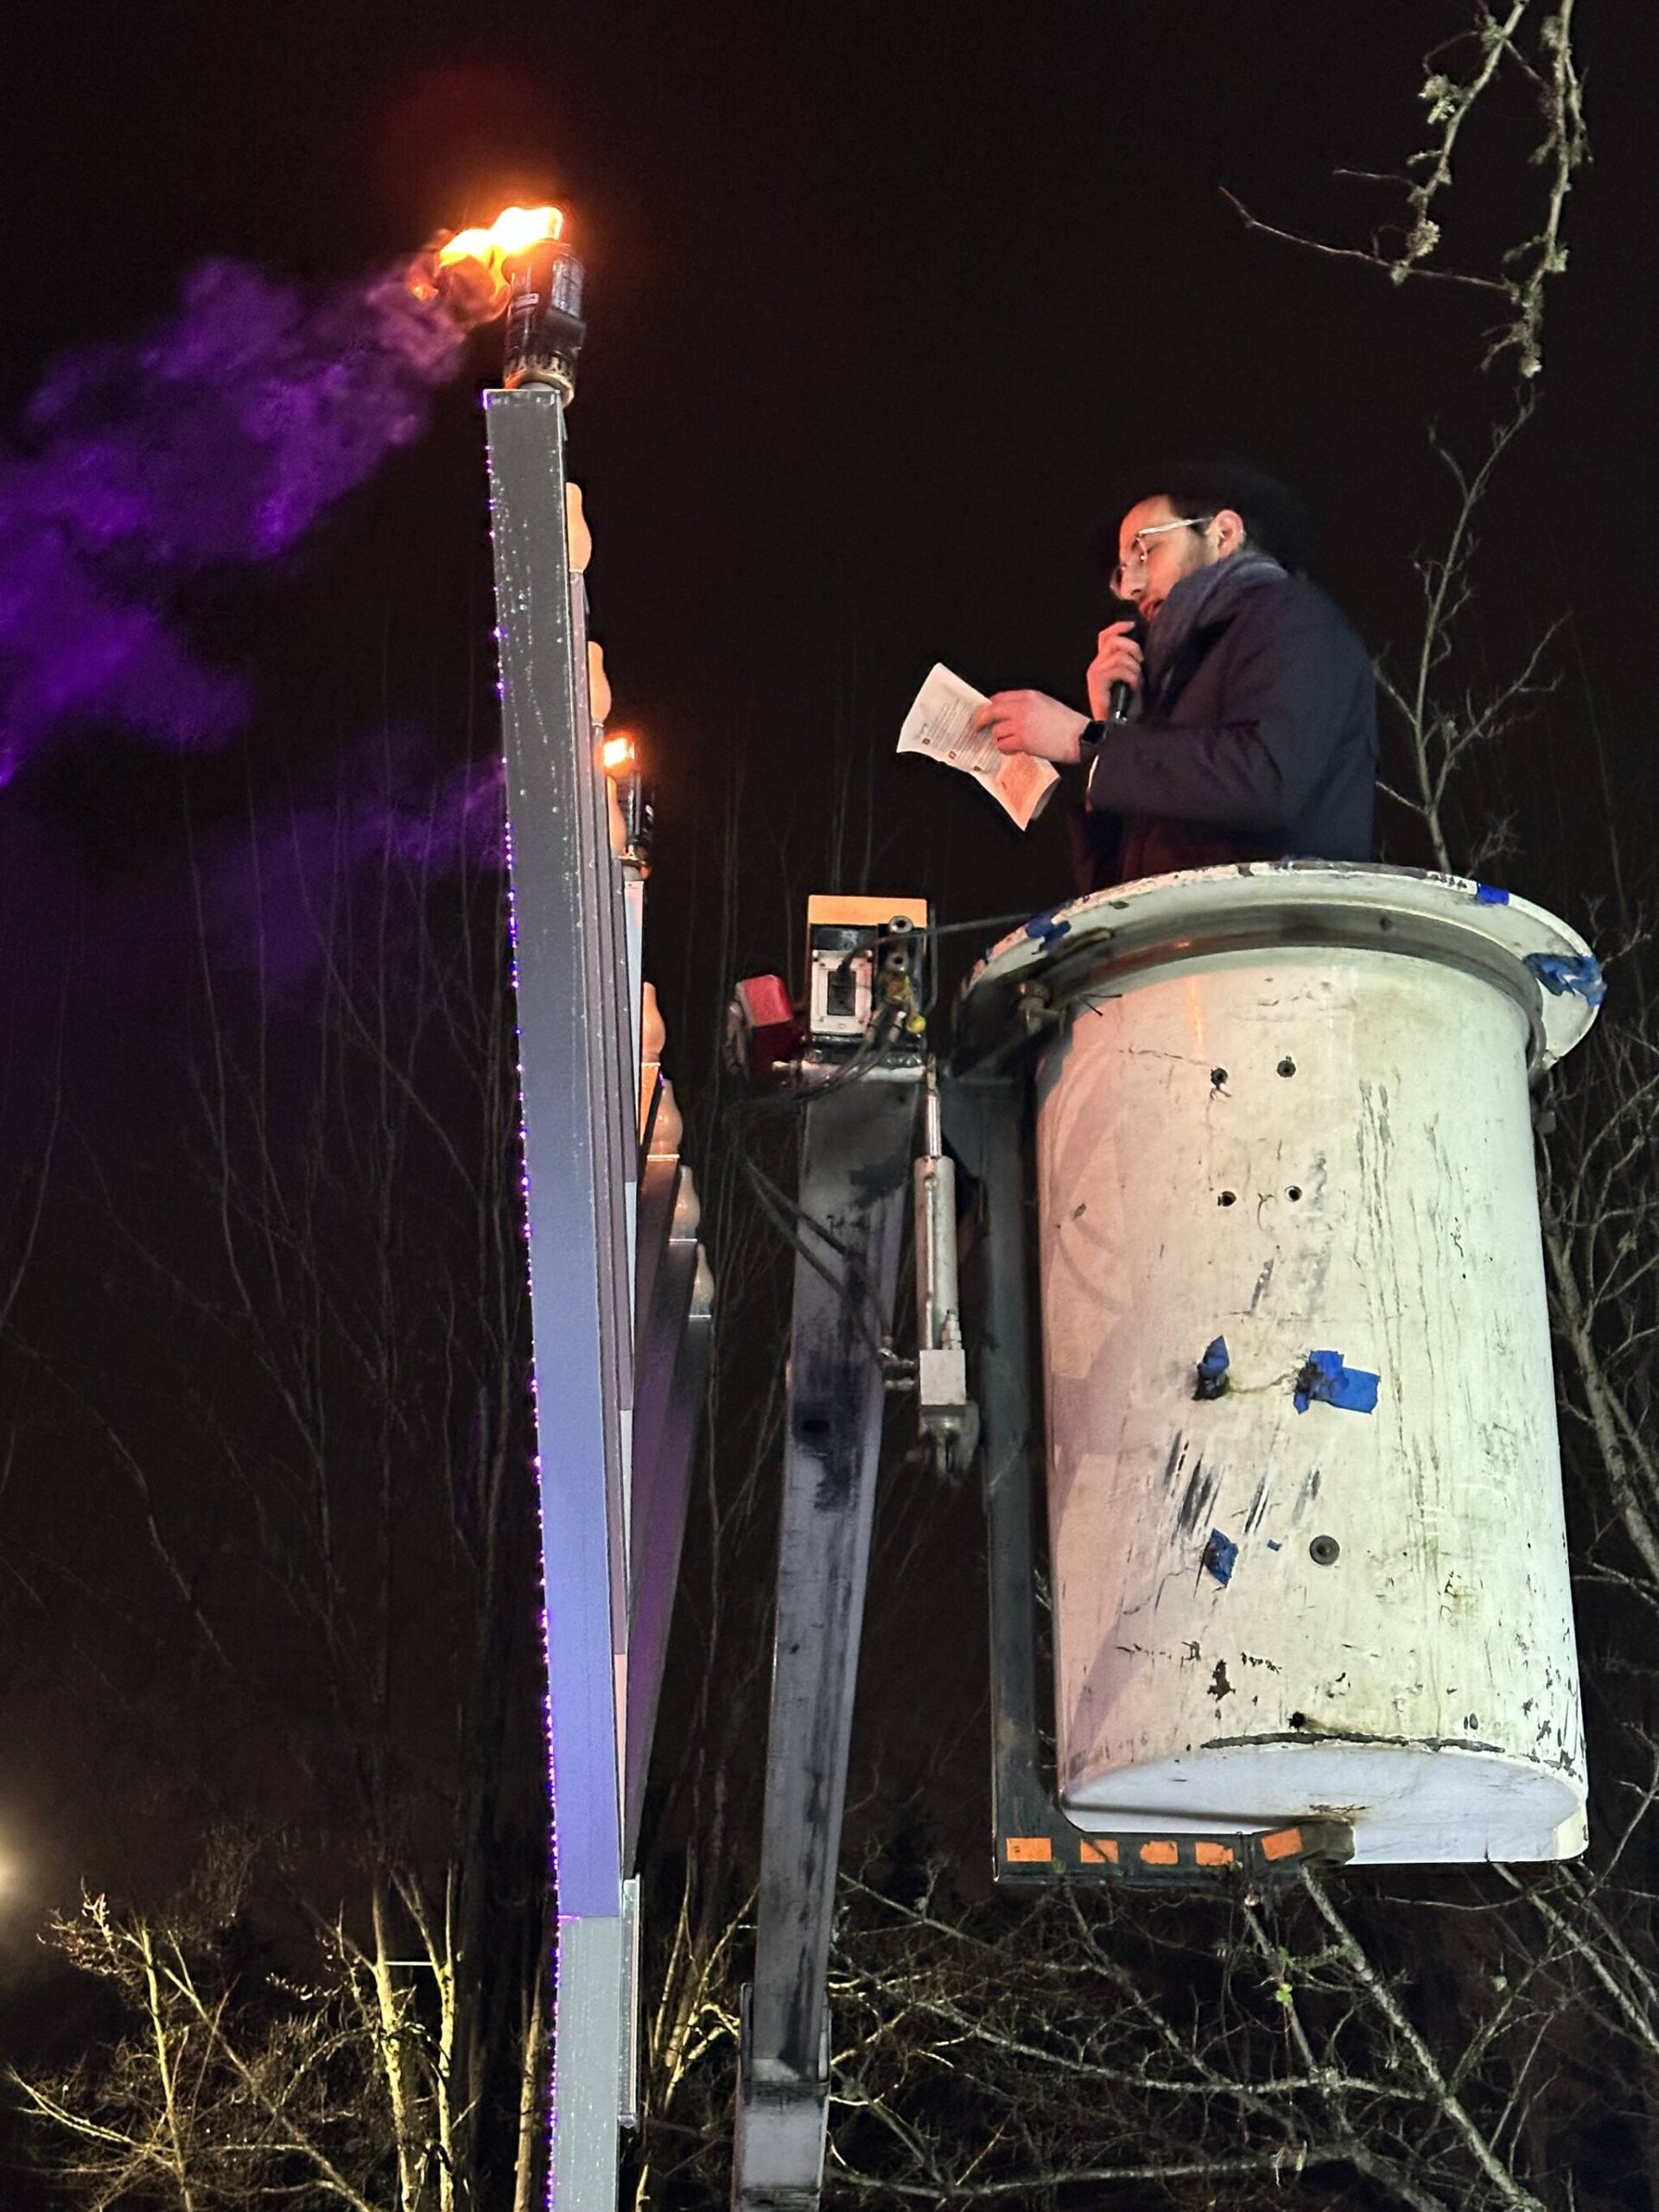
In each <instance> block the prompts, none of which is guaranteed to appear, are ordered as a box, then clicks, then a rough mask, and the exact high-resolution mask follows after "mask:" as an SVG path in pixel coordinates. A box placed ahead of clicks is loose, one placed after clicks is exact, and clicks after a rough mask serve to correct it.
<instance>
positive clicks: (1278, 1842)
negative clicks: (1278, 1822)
mask: <svg viewBox="0 0 1659 2212" xmlns="http://www.w3.org/2000/svg"><path fill="white" fill-rule="evenodd" d="M1301 1847H1302V1832H1301V1830H1300V1828H1275V1829H1274V1832H1273V1834H1271V1835H1264V1836H1263V1837H1262V1857H1263V1858H1264V1859H1294V1857H1295V1856H1296V1853H1298V1852H1299V1851H1300V1849H1301Z"/></svg>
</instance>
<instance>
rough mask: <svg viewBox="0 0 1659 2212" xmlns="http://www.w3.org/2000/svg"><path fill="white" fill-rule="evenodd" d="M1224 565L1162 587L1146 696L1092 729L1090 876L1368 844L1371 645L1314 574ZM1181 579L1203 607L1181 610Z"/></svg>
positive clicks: (1353, 857)
mask: <svg viewBox="0 0 1659 2212" xmlns="http://www.w3.org/2000/svg"><path fill="white" fill-rule="evenodd" d="M1228 567H1230V563H1218V564H1217V568H1215V569H1209V570H1205V571H1201V572H1199V574H1198V575H1194V576H1192V577H1189V578H1186V579H1184V580H1183V582H1182V583H1180V584H1178V585H1177V586H1176V587H1175V589H1174V590H1173V591H1172V592H1171V594H1169V597H1168V598H1167V599H1166V601H1165V602H1164V606H1163V607H1162V609H1161V610H1160V613H1159V615H1158V618H1157V620H1156V621H1155V622H1154V624H1153V629H1152V640H1151V644H1150V646H1149V649H1148V654H1147V711H1146V713H1145V714H1144V715H1142V716H1141V719H1140V720H1139V721H1131V722H1125V723H1122V724H1116V723H1114V724H1111V725H1109V727H1108V728H1107V730H1106V733H1105V735H1104V737H1103V740H1102V741H1101V745H1100V749H1099V753H1098V754H1097V757H1096V760H1095V764H1094V766H1093V768H1092V770H1091V772H1090V777H1089V784H1088V798H1087V808H1088V811H1087V813H1086V815H1085V817H1084V826H1085V832H1086V836H1087V842H1088V845H1089V848H1090V852H1089V860H1088V873H1089V876H1090V887H1091V888H1094V889H1099V888H1101V887H1103V886H1105V885H1107V884H1112V883H1126V882H1128V881H1130V880H1132V879H1134V878H1135V877H1137V876H1142V875H1161V874H1168V873H1171V872H1173V870H1175V869H1177V868H1209V867H1213V866H1215V865H1217V863H1220V862H1224V861H1241V860H1278V859H1281V858H1282V857H1284V856H1285V855H1288V854H1295V855H1300V856H1302V857H1305V858H1307V859H1313V860H1332V861H1363V860H1369V859H1370V853H1371V816H1372V811H1373V808H1374V805H1375V801H1376V683H1375V680H1374V678H1373V677H1372V673H1371V664H1370V657H1369V655H1368V654H1367V653H1366V651H1365V648H1364V646H1363V645H1362V644H1361V642H1360V640H1359V639H1358V637H1357V634H1356V633H1355V632H1354V630H1353V628H1352V626H1351V624H1350V623H1349V621H1348V620H1347V618H1346V617H1345V616H1344V614H1343V613H1342V611H1341V609H1340V608H1339V607H1337V606H1336V605H1335V603H1334V602H1333V601H1331V600H1329V599H1327V598H1326V596H1325V594H1324V593H1323V592H1322V591H1321V590H1319V587H1318V586H1317V585H1315V584H1311V583H1309V582H1306V580H1305V579H1304V578H1301V577H1297V576H1287V575H1285V573H1284V571H1283V570H1282V569H1280V568H1279V567H1278V566H1277V564H1276V563H1271V562H1268V561H1252V562H1250V563H1248V564H1245V563H1241V565H1240V568H1239V570H1238V572H1237V574H1236V576H1228V575H1225V573H1224V572H1225V570H1226V569H1227V568H1228ZM1189 587H1194V588H1196V593H1195V595H1196V596H1198V598H1199V601H1200V611H1199V613H1198V616H1197V619H1196V620H1193V621H1192V622H1191V623H1190V624H1186V623H1183V622H1182V621H1181V620H1179V612H1180V610H1179V604H1178V602H1179V598H1180V596H1181V594H1183V593H1184V592H1185V591H1186V590H1187V589H1188V588H1189ZM1172 617H1173V618H1176V619H1174V620H1172ZM1166 624H1167V625H1168V629H1167V631H1166V630H1165V626H1166ZM1160 632H1164V633H1165V635H1164V639H1160ZM1182 632H1185V634H1181V633H1182ZM1165 640H1167V643H1168V645H1169V646H1170V647H1171V648H1173V650H1168V651H1166V652H1164V653H1163V654H1162V655H1161V656H1160V650H1159V648H1160V643H1163V642H1165Z"/></svg>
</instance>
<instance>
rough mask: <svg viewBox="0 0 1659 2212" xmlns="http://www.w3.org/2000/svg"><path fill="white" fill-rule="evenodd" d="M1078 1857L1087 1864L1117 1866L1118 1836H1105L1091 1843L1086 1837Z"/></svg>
mask: <svg viewBox="0 0 1659 2212" xmlns="http://www.w3.org/2000/svg"><path fill="white" fill-rule="evenodd" d="M1077 1857H1078V1858H1079V1859H1081V1860H1082V1861H1083V1864H1084V1866H1116V1864H1117V1838H1116V1836H1115V1835H1108V1836H1103V1837H1102V1838H1101V1840H1100V1841H1099V1842H1098V1843H1090V1841H1089V1840H1087V1839H1086V1838H1085V1839H1084V1842H1083V1844H1082V1846H1081V1847H1079V1849H1078V1852H1077Z"/></svg>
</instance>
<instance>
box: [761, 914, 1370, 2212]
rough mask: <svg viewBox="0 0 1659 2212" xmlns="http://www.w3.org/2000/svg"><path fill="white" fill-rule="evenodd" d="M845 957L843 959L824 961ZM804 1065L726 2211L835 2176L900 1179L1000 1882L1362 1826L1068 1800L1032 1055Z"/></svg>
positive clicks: (1205, 1881) (1298, 1862)
mask: <svg viewBox="0 0 1659 2212" xmlns="http://www.w3.org/2000/svg"><path fill="white" fill-rule="evenodd" d="M846 967H847V961H846V959H845V957H844V956H842V957H841V958H840V964H839V966H838V967H837V968H836V970H835V971H834V972H835V976H836V979H837V982H838V983H840V982H844V975H843V971H844V970H845V969H846ZM809 1018H810V1017H809ZM840 1018H842V1017H841V1016H839V1015H838V1014H835V1013H833V1012H832V1013H831V1014H830V1016H829V1019H830V1020H837V1019H840ZM796 1072H798V1073H799V1074H800V1075H802V1076H803V1077H804V1082H805V1084H806V1086H807V1093H806V1094H805V1095H804V1096H803V1099H802V1106H801V1110H802V1113H803V1115H804V1135H803V1139H802V1146H801V1169H800V1189H799V1203H798V1212H797V1216H796V1218H797V1220H798V1224H799V1230H798V1249H797V1258H796V1266H795V1293H794V1317H793V1323H792V1331H791V1348H790V1366H789V1392H788V1426H787V1441H786V1445H785V1463H784V1501H783V1532H782V1540H781V1545H780V1550H779V1567H778V1608H777V1628H776V1637H775V1643H774V1649H773V1657H772V1721H771V1731H770V1735H769V1738H768V1742H767V1751H766V1813H765V1825H764V1830H763V1840H762V1852H761V1874H760V1897H759V1901H758V1905H757V1910H756V1927H755V1960H754V1980H753V1984H752V1985H751V1986H749V1987H748V1988H747V1989H746V1990H745V1991H744V1993H743V2011H742V2037H741V2070H740V2078H739V2083H738V2095H737V2140H736V2150H735V2158H734V2167H733V2183H732V2202H733V2204H734V2207H736V2208H740V2212H813V2208H815V2207H816V2206H817V2202H818V2199H819V2195H820V2192H821V2190H822V2187H823V2160H824V2145H825V2133H826V2124H827V2119H828V2112H829V2088H830V2062H829V2006H828V2001H827V1995H826V1988H825V1980H826V1974H827V1971H828V1965H829V1937H830V1928H831V1921H832V1916H833V1914H834V1910H835V1897H836V1863H837V1859H838V1857H839V1853H840V1846H841V1827H842V1811H843V1808H844V1802H845V1796H846V1783H847V1763H848V1752H849V1745H850V1741H851V1734H852V1716H853V1700H854V1694H855V1685H856V1676H857V1669H858V1645H859V1636H860V1631H861V1625H862V1621H863V1613H864V1598H865V1591H866V1587H867V1583H868V1567H869V1548H870V1529H871V1523H872V1519H873V1515H874V1503H875V1484H876V1470H877V1462H878V1460H879V1458H880V1443H881V1423H882V1411H883V1404H884V1400H885V1396H886V1394H887V1389H889V1388H890V1387H891V1386H892V1383H893V1380H894V1378H895V1376H896V1375H897V1374H898V1373H899V1371H900V1370H902V1368H903V1366H904V1365H905V1363H900V1362H896V1361H894V1360H893V1357H892V1347H891V1344H890V1341H889V1338H890V1326H889V1320H888V1317H889V1316H890V1315H891V1313H892V1311H893V1295H894V1290H895V1287H896V1283H897V1278H898V1267H899V1244H900V1242H901V1239H902V1236H903V1226H904V1213H905V1205H904V1200H905V1193H906V1182H907V1181H908V1183H909V1185H910V1188H911V1193H912V1213H913V1224H914V1236H915V1245H916V1286H917V1291H916V1295H917V1355H916V1360H915V1365H914V1373H913V1378H912V1382H913V1388H914V1390H915V1394H916V1402H917V1414H918V1422H919V1425H920V1427H921V1428H922V1430H923V1433H924V1434H925V1435H926V1436H927V1437H928V1438H929V1439H930V1440H931V1442H932V1444H933V1446H934V1451H935V1455H936V1458H937V1459H938V1461H939V1463H940V1464H941V1465H944V1466H945V1467H947V1468H949V1467H961V1466H964V1465H966V1464H967V1462H968V1461H969V1459H970V1458H971V1457H972V1455H973V1452H974V1451H975V1448H976V1442H982V1444H983V1447H984V1448H983V1455H982V1465H983V1468H984V1480H985V1497H986V1510H987V1514H988V1520H989V1546H988V1548H989V1566H990V1573H989V1596H990V1629H991V1718H992V1726H993V1731H994V1758H993V1776H994V1786H993V1798H994V1817H995V1834H996V1876H997V1879H998V1880H999V1881H1002V1882H1013V1883H1031V1882H1052V1881H1081V1882H1090V1881H1115V1882H1125V1881H1128V1882H1140V1883H1148V1884H1150V1883H1156V1884H1160V1885H1166V1884H1169V1883H1172V1882H1173V1883H1190V1884H1194V1885H1205V1886H1210V1885H1213V1884H1214V1883H1215V1882H1216V1881H1217V1879H1222V1880H1226V1879H1229V1878H1232V1879H1239V1880H1243V1881H1245V1882H1248V1883H1249V1884H1250V1885H1253V1886H1255V1887H1262V1886H1265V1885H1268V1884H1270V1883H1275V1882H1281V1881H1284V1880H1285V1879H1287V1878H1291V1877H1294V1875H1295V1874H1296V1873H1297V1872H1299V1870H1300V1867H1301V1866H1304V1865H1305V1864H1306V1863H1308V1862H1309V1861H1311V1860H1315V1859H1319V1860H1326V1861H1339V1860H1341V1859H1345V1858H1347V1857H1348V1856H1349V1855H1350V1853H1351V1849H1352V1836H1351V1831H1350V1830H1348V1829H1347V1828H1345V1827H1342V1826H1341V1825H1340V1824H1338V1823H1335V1822H1314V1821H1302V1822H1300V1824H1295V1825H1288V1826H1287V1827H1283V1828H1281V1829H1279V1830H1277V1831H1274V1832H1273V1833H1271V1834H1266V1835H1260V1834H1251V1835H1243V1834H1225V1835H1214V1836H1202V1835H1198V1836H1195V1835H1181V1836H1179V1837H1177V1836H1170V1835H1160V1834H1155V1833H1154V1834H1147V1833H1136V1834H1116V1835H1098V1834H1090V1833H1087V1832H1085V1831H1084V1830H1082V1829H1079V1828H1077V1827H1074V1826H1073V1824H1072V1823H1071V1821H1068V1820H1067V1819H1066V1818H1065V1815H1064V1814H1063V1813H1062V1812H1061V1811H1060V1809H1059V1807H1058V1803H1057V1802H1056V1801H1055V1797H1054V1793H1053V1790H1052V1786H1051V1785H1050V1783H1049V1782H1048V1781H1047V1779H1046V1777H1045V1775H1044V1773H1043V1770H1042V1764H1041V1760H1040V1754H1039V1700H1038V1694H1037V1656H1036V1629H1035V1594H1034V1562H1033V1535H1032V1513H1033V1487H1032V1458H1033V1449H1034V1436H1033V1419H1032V1410H1031V1387H1030V1376H1029V1357H1028V1351H1027V1330H1028V1325H1029V1324H1028V1313H1027V1289H1026V1222H1025V1209H1026V1197H1025V1165H1024V1153H1023V1145H1022V1130H1023V1122H1024V1117H1025V1115H1026V1112H1027V1086H1026V1084H1025V1083H1024V1081H1023V1079H1022V1078H1020V1077H1013V1078H1008V1077H1004V1078H1002V1079H1000V1080H988V1081H982V1082H978V1083H976V1082H974V1081H972V1080H971V1079H965V1080H957V1081H954V1082H951V1083H950V1084H947V1086H946V1089H945V1091H944V1096H943V1097H942V1096H941V1094H940V1090H939V1089H938V1084H937V1082H936V1079H935V1077H934V1074H933V1071H932V1068H931V1064H929V1065H927V1066H925V1067H924V1066H923V1065H921V1063H920V1059H919V1057H912V1058H909V1059H904V1058H899V1059H886V1060H884V1059H883V1058H881V1057H880V1055H874V1056H873V1058H872V1059H871V1061H870V1063H869V1064H868V1065H867V1066H865V1067H864V1068H863V1069H862V1070H861V1071H853V1070H851V1069H849V1068H848V1067H847V1065H846V1064H845V1063H844V1062H843V1063H842V1070H841V1071H840V1072H839V1073H837V1071H836V1069H835V1067H834V1066H833V1065H832V1064H829V1063H826V1062H825V1061H823V1059H822V1058H820V1059H818V1060H817V1062H816V1063H815V1062H814V1060H813V1058H812V1057H811V1055H810V1052H809V1053H808V1055H807V1057H806V1058H804V1060H803V1061H802V1062H800V1063H798V1064H797V1065H796ZM815 1082H817V1084H818V1085H819V1088H818V1090H817V1096H810V1090H811V1086H812V1085H813V1084H814V1083H815ZM918 1096H919V1099H920V1103H921V1113H920V1116H919V1121H920V1142H919V1146H918V1143H917V1123H918V1113H917V1104H918ZM809 1097H810V1103H809ZM946 1128H949V1132H950V1142H951V1145H952V1147H953V1148H954V1150H955V1151H956V1153H957V1156H958V1157H959V1158H960V1159H961V1160H963V1162H964V1163H965V1164H966V1165H967V1166H968V1168H969V1172H970V1173H972V1174H974V1175H975V1176H976V1178H977V1179H978V1181H979V1184H980V1202H981V1205H982V1211H983V1217H984V1226H985V1243H986V1293H985V1301H984V1306H985V1310H984V1313H983V1317H982V1329H981V1331H980V1341H979V1344H978V1347H977V1352H978V1357H977V1361H976V1367H977V1384H978V1404H977V1406H976V1403H975V1402H974V1401H973V1400H971V1399H970V1398H969V1390H968V1360H967V1346H966V1343H965V1338H964V1332H963V1321H962V1310H961V1301H960V1293H959V1288H958V1283H957V1242H956V1234H957V1200H956V1167H955V1165H954V1163H953V1161H952V1160H951V1158H950V1154H947V1152H946V1150H945V1146H944V1135H945V1130H946ZM907 1171H908V1172H907ZM981 1425H982V1426H981Z"/></svg>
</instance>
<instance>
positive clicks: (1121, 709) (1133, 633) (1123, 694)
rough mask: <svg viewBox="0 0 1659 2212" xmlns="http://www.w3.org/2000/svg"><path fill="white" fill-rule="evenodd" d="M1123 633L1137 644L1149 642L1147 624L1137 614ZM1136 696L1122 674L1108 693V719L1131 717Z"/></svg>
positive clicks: (1114, 720) (1115, 720) (1111, 720)
mask: <svg viewBox="0 0 1659 2212" xmlns="http://www.w3.org/2000/svg"><path fill="white" fill-rule="evenodd" d="M1123 634H1124V636H1125V637H1126V638H1132V639H1134V640H1135V644H1136V645H1145V644H1146V642H1147V626H1146V624H1145V623H1144V622H1143V621H1142V620H1141V617H1140V616H1139V615H1138V614H1137V615H1136V616H1135V620H1134V621H1133V622H1131V623H1130V625H1129V626H1128V629H1127V630H1126V631H1125V632H1123ZM1134 696H1135V691H1134V689H1133V687H1132V686H1131V685H1129V684H1128V683H1125V682H1124V681H1123V678H1122V677H1121V676H1120V677H1118V679H1117V681H1116V683H1114V684H1113V686H1112V688H1111V690H1109V692H1108V693H1107V695H1106V719H1107V721H1110V722H1126V721H1128V719H1129V702H1130V700H1131V699H1132V698H1134Z"/></svg>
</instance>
